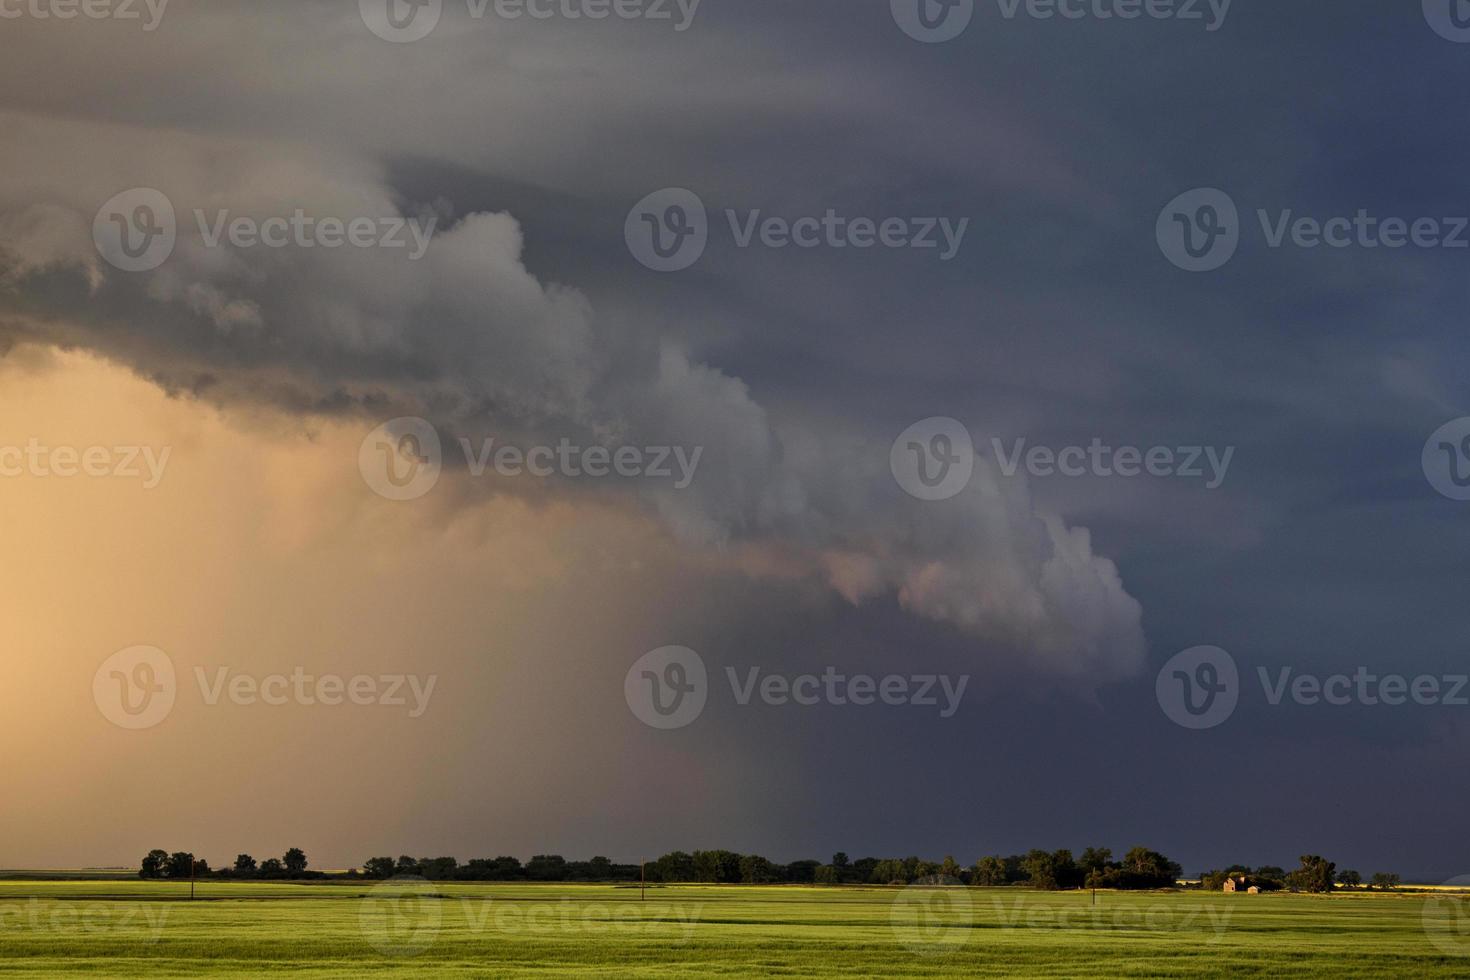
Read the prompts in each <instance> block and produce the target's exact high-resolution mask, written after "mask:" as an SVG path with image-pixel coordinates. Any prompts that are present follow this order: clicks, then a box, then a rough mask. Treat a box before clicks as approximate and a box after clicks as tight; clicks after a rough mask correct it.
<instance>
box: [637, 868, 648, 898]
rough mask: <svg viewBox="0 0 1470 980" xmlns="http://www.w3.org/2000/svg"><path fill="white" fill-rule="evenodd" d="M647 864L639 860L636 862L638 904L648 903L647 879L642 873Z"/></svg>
mask: <svg viewBox="0 0 1470 980" xmlns="http://www.w3.org/2000/svg"><path fill="white" fill-rule="evenodd" d="M647 863H648V862H647V861H645V860H641V859H640V860H639V862H638V901H640V902H646V901H648V878H647V876H646V875H645V874H644V872H643V866H644V865H645V864H647Z"/></svg>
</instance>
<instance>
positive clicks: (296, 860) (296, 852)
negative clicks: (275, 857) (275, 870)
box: [281, 847, 308, 875]
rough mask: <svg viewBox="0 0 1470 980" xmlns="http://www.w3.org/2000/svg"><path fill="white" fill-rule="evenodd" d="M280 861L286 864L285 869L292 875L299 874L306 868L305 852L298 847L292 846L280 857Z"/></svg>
mask: <svg viewBox="0 0 1470 980" xmlns="http://www.w3.org/2000/svg"><path fill="white" fill-rule="evenodd" d="M281 863H282V864H284V865H285V866H286V871H287V872H289V873H290V874H293V875H299V874H301V872H303V871H305V870H306V865H307V863H308V862H307V860H306V852H305V851H303V850H302V849H301V848H299V847H293V848H291V849H290V850H289V851H287V852H286V854H285V856H284V857H283V858H281Z"/></svg>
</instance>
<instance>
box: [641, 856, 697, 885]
mask: <svg viewBox="0 0 1470 980" xmlns="http://www.w3.org/2000/svg"><path fill="white" fill-rule="evenodd" d="M648 870H649V877H650V878H651V879H652V880H654V881H671V882H672V881H695V880H697V878H696V876H695V873H694V858H693V857H691V856H690V855H689V854H687V853H685V852H684V851H670V852H669V853H667V854H665V855H664V856H663V857H661V858H659V859H658V860H657V861H655V862H653V865H652V867H651V868H649V869H648Z"/></svg>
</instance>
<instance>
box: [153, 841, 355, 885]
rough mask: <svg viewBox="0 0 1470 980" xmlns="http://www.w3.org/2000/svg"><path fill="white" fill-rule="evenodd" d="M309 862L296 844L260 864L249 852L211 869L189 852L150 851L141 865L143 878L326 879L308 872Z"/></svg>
mask: <svg viewBox="0 0 1470 980" xmlns="http://www.w3.org/2000/svg"><path fill="white" fill-rule="evenodd" d="M309 866H310V862H308V861H307V859H306V852H305V851H303V850H301V848H299V847H293V848H291V849H290V850H289V851H287V852H286V853H285V854H284V855H282V856H281V857H279V858H266V859H265V860H264V861H261V862H260V863H259V864H257V863H256V861H255V858H253V857H251V856H250V855H249V854H241V855H239V856H238V857H236V858H235V863H234V865H233V866H229V867H224V866H221V867H218V868H211V867H210V866H209V862H208V861H206V860H204V859H203V858H196V857H195V856H194V855H193V854H190V853H189V852H187V851H175V852H174V853H172V854H170V853H169V852H168V851H163V850H154V851H149V852H148V855H147V856H146V857H144V858H143V863H142V865H141V866H140V867H139V868H138V877H140V878H182V879H189V878H250V879H255V878H264V879H270V878H279V879H292V880H302V879H306V878H324V877H326V875H324V874H322V873H321V872H319V871H309V870H307V868H308V867H309Z"/></svg>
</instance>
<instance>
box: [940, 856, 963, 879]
mask: <svg viewBox="0 0 1470 980" xmlns="http://www.w3.org/2000/svg"><path fill="white" fill-rule="evenodd" d="M960 870H961V869H960V865H959V862H958V861H956V860H955V859H954V855H952V854H946V855H945V856H944V860H943V861H940V862H939V874H940V876H941V877H944V878H948V879H950V880H951V881H958V880H959V877H960Z"/></svg>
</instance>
